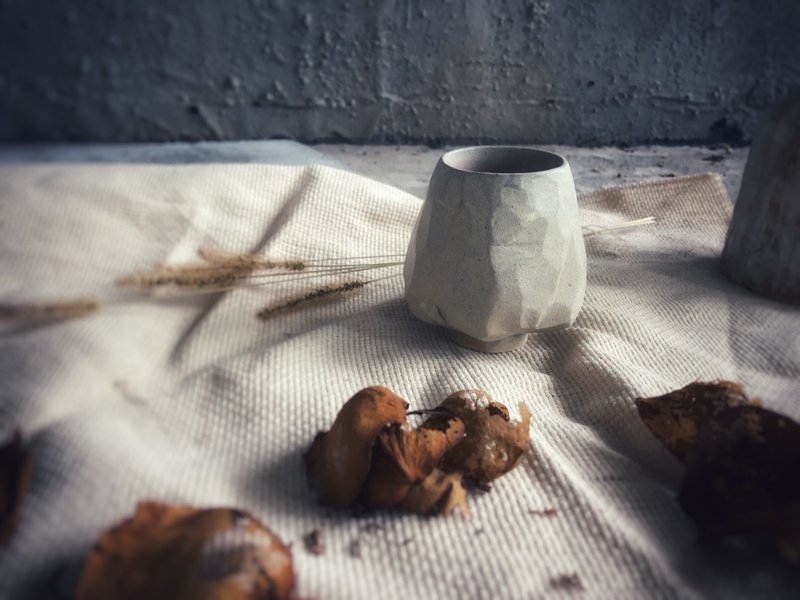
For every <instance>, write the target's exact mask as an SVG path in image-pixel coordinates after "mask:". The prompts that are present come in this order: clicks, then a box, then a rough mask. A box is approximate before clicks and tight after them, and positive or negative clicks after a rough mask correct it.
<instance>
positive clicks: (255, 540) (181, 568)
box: [75, 502, 295, 600]
mask: <svg viewBox="0 0 800 600" xmlns="http://www.w3.org/2000/svg"><path fill="white" fill-rule="evenodd" d="M294 583H295V578H294V571H293V569H292V557H291V552H290V551H289V548H288V547H287V546H285V545H284V544H283V542H282V541H281V540H280V539H279V538H278V537H277V536H276V535H275V534H274V533H273V532H271V531H270V530H269V529H267V528H266V527H264V526H263V525H262V524H261V523H259V522H258V521H256V520H255V519H254V518H253V517H252V516H250V515H248V514H247V513H245V512H242V511H239V510H234V509H228V508H216V509H196V508H192V507H189V506H173V505H168V504H161V503H158V502H143V503H141V504H139V506H138V507H137V509H136V513H135V514H134V515H133V517H131V518H130V519H128V520H126V521H123V522H122V523H120V524H119V525H117V526H115V527H113V528H112V529H110V530H108V531H106V532H105V533H103V534H102V535H101V536H100V538H99V539H98V540H97V543H96V544H95V547H94V548H93V549H92V551H91V553H90V554H89V557H88V558H87V560H86V563H85V564H84V567H83V572H82V574H81V577H80V581H79V583H78V588H77V591H76V594H75V598H76V600H95V599H96V600H100V599H106V598H114V599H116V600H128V599H131V600H133V599H140V598H148V599H149V600H160V599H165V600H166V599H176V600H184V599H185V600H190V599H191V600H216V599H225V600H240V599H241V600H245V599H248V600H249V599H256V598H258V599H262V598H269V599H272V600H282V599H286V598H289V597H290V596H291V594H292V590H293V588H294Z"/></svg>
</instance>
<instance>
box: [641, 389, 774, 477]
mask: <svg viewBox="0 0 800 600" xmlns="http://www.w3.org/2000/svg"><path fill="white" fill-rule="evenodd" d="M747 405H750V406H758V405H760V401H758V400H751V399H750V398H748V397H747V396H746V395H745V393H744V390H743V388H742V386H741V385H739V384H738V383H734V382H732V381H711V382H694V383H690V384H689V385H687V386H685V387H683V388H681V389H679V390H675V391H673V392H670V393H668V394H665V395H663V396H655V397H652V398H637V399H636V408H637V409H638V411H639V416H640V417H641V419H642V421H644V423H645V425H647V427H648V428H649V429H650V431H651V432H652V433H653V435H655V436H656V437H657V438H658V439H659V440H660V441H661V443H662V444H664V446H666V448H667V449H668V450H669V451H670V452H672V453H673V454H674V455H675V456H676V457H677V458H678V460H680V461H681V462H685V461H686V458H687V456H688V453H689V449H690V448H691V446H692V444H693V443H694V439H695V437H696V436H697V432H698V430H699V428H700V427H701V426H702V425H703V424H704V423H706V422H707V421H708V420H709V419H710V418H711V417H713V416H714V415H716V414H717V413H719V412H721V411H723V410H725V409H726V408H731V407H734V406H747Z"/></svg>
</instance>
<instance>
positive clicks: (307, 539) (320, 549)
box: [303, 529, 325, 556]
mask: <svg viewBox="0 0 800 600" xmlns="http://www.w3.org/2000/svg"><path fill="white" fill-rule="evenodd" d="M303 546H304V547H305V549H306V552H308V553H309V554H313V555H314V556H321V555H322V554H325V544H323V543H322V535H321V534H320V532H319V529H312V530H311V531H309V532H308V533H307V534H305V535H304V536H303Z"/></svg>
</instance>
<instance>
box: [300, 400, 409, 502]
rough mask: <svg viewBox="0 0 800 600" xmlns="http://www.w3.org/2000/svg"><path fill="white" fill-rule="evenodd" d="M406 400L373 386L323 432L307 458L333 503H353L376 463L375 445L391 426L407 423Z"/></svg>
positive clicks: (326, 499) (323, 496)
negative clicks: (373, 457)
mask: <svg viewBox="0 0 800 600" xmlns="http://www.w3.org/2000/svg"><path fill="white" fill-rule="evenodd" d="M407 407H408V404H407V403H406V401H405V400H403V399H402V398H400V397H399V396H397V395H396V394H395V393H394V392H392V391H391V390H389V389H387V388H385V387H369V388H365V389H363V390H361V391H360V392H358V393H357V394H356V395H355V396H353V397H352V398H350V399H349V400H348V401H347V403H346V404H345V405H344V406H343V407H342V409H341V410H340V411H339V414H338V415H337V416H336V420H335V421H334V423H333V425H332V426H331V428H330V430H329V431H327V432H320V433H318V434H317V437H316V438H315V439H314V442H313V444H312V445H311V448H310V449H309V451H308V452H307V453H306V454H305V456H304V457H303V458H304V460H305V465H306V472H307V474H308V477H309V479H310V480H311V482H312V483H313V484H315V485H316V486H317V487H318V488H319V491H320V501H321V502H322V503H323V504H327V505H329V506H337V507H344V506H350V505H351V504H353V503H354V502H355V500H356V498H358V496H359V494H360V493H361V490H362V488H363V486H364V482H365V481H366V479H367V474H368V473H369V470H370V465H371V464H372V447H373V443H374V442H375V439H376V438H377V437H378V434H379V433H380V432H381V430H383V429H384V428H385V427H387V426H389V425H402V424H405V423H406V408H407Z"/></svg>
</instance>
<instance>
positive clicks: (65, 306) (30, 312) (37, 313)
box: [0, 298, 101, 322]
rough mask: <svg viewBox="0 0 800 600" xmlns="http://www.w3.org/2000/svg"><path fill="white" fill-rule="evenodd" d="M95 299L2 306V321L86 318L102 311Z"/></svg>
mask: <svg viewBox="0 0 800 600" xmlns="http://www.w3.org/2000/svg"><path fill="white" fill-rule="evenodd" d="M100 307H101V303H100V301H99V300H97V299H95V298H74V299H69V300H58V301H54V302H28V303H23V304H5V305H0V319H2V320H8V321H26V322H41V321H62V320H65V319H74V318H77V317H84V316H86V315H90V314H92V313H95V312H97V311H98V310H100Z"/></svg>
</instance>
